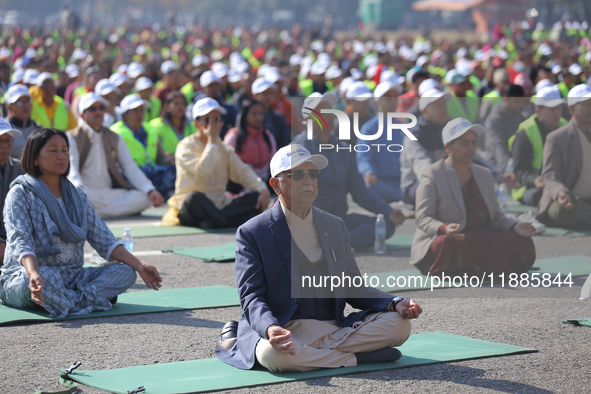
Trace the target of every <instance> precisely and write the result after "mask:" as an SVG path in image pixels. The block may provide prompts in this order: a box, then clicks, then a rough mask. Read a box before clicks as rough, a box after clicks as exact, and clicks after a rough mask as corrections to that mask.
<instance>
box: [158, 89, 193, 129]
mask: <svg viewBox="0 0 591 394" xmlns="http://www.w3.org/2000/svg"><path fill="white" fill-rule="evenodd" d="M177 98H180V99H182V100H183V102H184V103H185V105H186V104H187V99H186V98H185V95H184V94H182V93H181V92H179V91H178V90H175V91H172V92H169V93H168V94H167V95H166V97H164V102H163V103H162V111H161V112H160V116H162V117H163V118H164V119H166V120H168V121H170V118H171V116H170V112H168V111H167V110H166V107H168V104H170V103H172V102H173V101H174V100H175V99H177ZM184 121H185V115H184V114H183V122H184Z"/></svg>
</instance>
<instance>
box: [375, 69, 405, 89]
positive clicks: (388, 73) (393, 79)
mask: <svg viewBox="0 0 591 394" xmlns="http://www.w3.org/2000/svg"><path fill="white" fill-rule="evenodd" d="M404 80H405V78H404V77H401V76H400V75H398V74H396V72H394V71H392V70H384V71H382V73H381V74H380V83H382V82H390V83H392V84H393V85H395V86H400V90H399V92H398V93H402V84H403V83H404Z"/></svg>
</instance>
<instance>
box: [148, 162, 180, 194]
mask: <svg viewBox="0 0 591 394" xmlns="http://www.w3.org/2000/svg"><path fill="white" fill-rule="evenodd" d="M140 170H142V172H143V173H144V174H145V175H146V176H147V177H148V179H149V180H150V181H151V182H152V184H153V185H154V187H155V188H156V190H158V192H159V193H160V194H162V196H163V197H164V201H166V200H167V199H168V198H169V197H170V196H172V195H173V194H174V182H175V181H176V167H175V166H174V164H154V165H149V164H148V165H145V166H142V167H140Z"/></svg>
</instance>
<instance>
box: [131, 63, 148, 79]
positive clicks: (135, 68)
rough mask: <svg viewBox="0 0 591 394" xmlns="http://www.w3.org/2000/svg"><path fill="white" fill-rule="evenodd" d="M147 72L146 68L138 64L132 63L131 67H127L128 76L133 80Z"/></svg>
mask: <svg viewBox="0 0 591 394" xmlns="http://www.w3.org/2000/svg"><path fill="white" fill-rule="evenodd" d="M145 72H146V69H145V68H144V66H142V65H141V64H140V63H138V62H133V63H130V64H129V67H127V76H128V77H129V78H131V79H135V78H137V77H139V76H140V75H142V74H143V73H145Z"/></svg>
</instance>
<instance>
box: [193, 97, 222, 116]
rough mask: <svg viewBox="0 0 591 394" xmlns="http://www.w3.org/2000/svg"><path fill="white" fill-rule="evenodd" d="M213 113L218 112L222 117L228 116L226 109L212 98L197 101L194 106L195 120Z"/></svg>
mask: <svg viewBox="0 0 591 394" xmlns="http://www.w3.org/2000/svg"><path fill="white" fill-rule="evenodd" d="M211 111H218V112H219V113H220V114H222V115H225V114H226V109H225V108H224V107H222V106H221V105H220V103H218V102H217V101H215V100H214V99H212V98H211V97H205V98H202V99H201V100H199V101H197V102H196V103H195V105H193V111H192V115H193V119H197V118H198V117H200V116H205V115H207V114H208V113H210V112H211Z"/></svg>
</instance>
